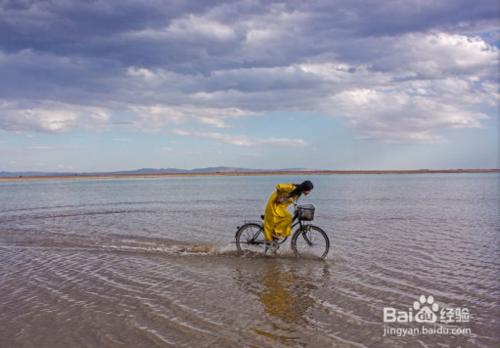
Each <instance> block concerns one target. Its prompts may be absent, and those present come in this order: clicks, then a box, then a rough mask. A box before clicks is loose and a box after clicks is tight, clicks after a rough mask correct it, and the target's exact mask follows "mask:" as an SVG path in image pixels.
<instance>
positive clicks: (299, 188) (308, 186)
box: [290, 180, 314, 196]
mask: <svg viewBox="0 0 500 348" xmlns="http://www.w3.org/2000/svg"><path fill="white" fill-rule="evenodd" d="M294 185H295V190H293V191H292V192H291V193H290V196H300V195H301V194H302V193H303V192H306V191H311V190H312V189H313V188H314V185H313V183H312V182H310V181H309V180H306V181H304V182H302V183H301V184H294Z"/></svg>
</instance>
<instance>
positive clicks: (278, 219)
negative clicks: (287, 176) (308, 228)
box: [264, 184, 298, 240]
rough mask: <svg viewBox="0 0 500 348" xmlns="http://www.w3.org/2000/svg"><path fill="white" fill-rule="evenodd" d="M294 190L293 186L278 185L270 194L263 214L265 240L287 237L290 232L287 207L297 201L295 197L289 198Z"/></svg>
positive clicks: (289, 215) (290, 221)
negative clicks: (274, 236)
mask: <svg viewBox="0 0 500 348" xmlns="http://www.w3.org/2000/svg"><path fill="white" fill-rule="evenodd" d="M293 190H295V185H294V184H278V185H276V191H274V192H273V193H272V194H271V197H269V200H268V201H267V205H266V210H265V212H264V236H265V239H266V240H272V237H273V235H276V236H277V237H288V236H289V235H290V233H291V231H292V218H293V217H292V214H290V212H289V211H288V206H289V205H290V204H292V203H293V202H294V201H296V200H297V198H298V195H297V196H293V197H292V196H291V193H292V191H293Z"/></svg>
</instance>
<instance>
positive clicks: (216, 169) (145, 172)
mask: <svg viewBox="0 0 500 348" xmlns="http://www.w3.org/2000/svg"><path fill="white" fill-rule="evenodd" d="M297 170H299V171H305V170H309V169H303V168H287V169H252V168H239V167H223V166H219V167H207V168H194V169H178V168H141V169H135V170H120V171H114V172H79V173H78V172H34V171H30V172H6V171H3V172H0V177H3V178H13V177H14V178H15V177H30V176H80V175H81V176H92V175H96V176H97V175H141V174H142V175H150V174H189V173H195V174H205V173H207V174H210V173H249V172H252V173H255V172H286V171H297Z"/></svg>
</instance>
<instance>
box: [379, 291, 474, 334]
mask: <svg viewBox="0 0 500 348" xmlns="http://www.w3.org/2000/svg"><path fill="white" fill-rule="evenodd" d="M383 314H384V323H391V324H396V325H397V324H408V323H416V324H420V326H415V327H414V326H408V325H403V326H384V336H409V335H412V336H416V335H432V334H450V335H470V334H471V329H470V328H468V327H462V326H459V325H457V324H462V323H468V322H469V321H470V313H469V309H468V308H466V307H450V308H449V307H445V306H440V305H439V304H438V303H437V302H436V301H435V300H434V297H433V296H432V295H429V296H425V295H421V296H420V297H419V298H418V299H417V300H416V301H414V302H413V305H412V306H411V307H409V308H408V309H407V310H398V309H396V308H393V307H384V311H383Z"/></svg>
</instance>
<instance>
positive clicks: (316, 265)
mask: <svg viewBox="0 0 500 348" xmlns="http://www.w3.org/2000/svg"><path fill="white" fill-rule="evenodd" d="M259 261H260V263H261V264H260V265H259V266H260V267H256V268H251V269H241V268H236V272H235V280H236V281H237V284H238V286H239V287H240V289H242V290H243V291H245V292H247V293H249V294H251V295H252V296H253V297H255V298H257V299H258V301H259V302H260V304H261V305H262V309H263V312H264V313H265V316H264V317H263V318H262V320H261V321H260V322H259V325H258V327H253V328H252V331H253V332H254V333H256V334H258V335H260V336H264V337H266V338H270V339H273V340H277V341H279V342H281V343H282V344H285V345H288V343H291V342H296V340H298V339H301V338H303V337H302V331H303V330H302V329H304V328H306V327H310V326H312V325H311V320H310V318H311V316H312V314H311V313H310V312H311V310H312V309H313V308H314V307H315V305H317V304H316V303H315V300H314V296H311V295H312V293H313V292H314V291H315V290H317V289H318V288H320V287H322V286H323V285H324V284H326V283H327V282H328V281H331V280H330V279H329V278H330V273H329V266H328V264H327V263H326V262H310V261H308V262H307V263H300V262H297V263H292V264H291V263H290V262H289V260H288V261H286V260H278V259H267V260H259ZM262 261H264V262H263V263H262ZM255 271H256V272H255Z"/></svg>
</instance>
